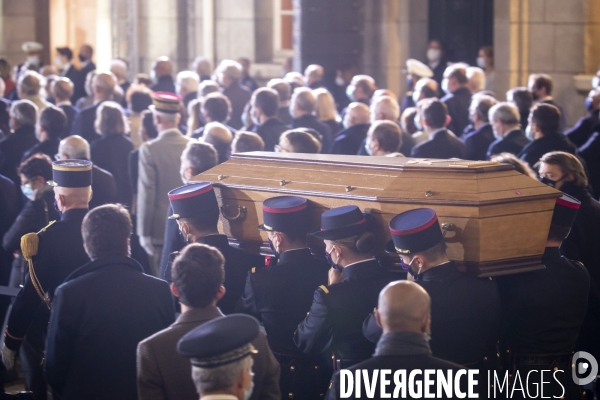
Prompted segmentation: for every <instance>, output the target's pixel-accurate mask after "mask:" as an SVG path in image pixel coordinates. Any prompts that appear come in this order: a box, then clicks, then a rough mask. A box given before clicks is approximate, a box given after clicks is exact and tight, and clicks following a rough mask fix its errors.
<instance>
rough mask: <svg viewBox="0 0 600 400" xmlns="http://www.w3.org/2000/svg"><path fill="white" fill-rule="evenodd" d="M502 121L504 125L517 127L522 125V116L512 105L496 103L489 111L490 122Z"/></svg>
mask: <svg viewBox="0 0 600 400" xmlns="http://www.w3.org/2000/svg"><path fill="white" fill-rule="evenodd" d="M495 120H498V121H500V122H501V123H503V124H504V125H517V124H520V123H521V116H520V115H519V110H517V107H515V106H513V105H512V104H511V103H508V102H502V103H496V104H495V105H493V106H492V107H491V108H490V109H489V111H488V121H490V122H494V121H495Z"/></svg>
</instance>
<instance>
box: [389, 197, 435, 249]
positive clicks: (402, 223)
mask: <svg viewBox="0 0 600 400" xmlns="http://www.w3.org/2000/svg"><path fill="white" fill-rule="evenodd" d="M389 228H390V233H391V235H392V240H390V241H389V242H388V243H387V245H386V248H385V250H386V251H387V252H388V253H400V254H414V253H419V252H421V251H425V250H428V249H430V248H432V247H434V246H435V245H437V244H438V243H440V242H441V241H442V240H444V235H443V234H442V229H441V228H440V224H439V222H438V217H437V214H436V213H435V211H434V210H432V209H431V208H417V209H414V210H410V211H406V212H403V213H401V214H398V215H396V216H395V217H394V218H392V219H391V221H390V224H389Z"/></svg>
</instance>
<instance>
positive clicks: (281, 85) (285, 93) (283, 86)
mask: <svg viewBox="0 0 600 400" xmlns="http://www.w3.org/2000/svg"><path fill="white" fill-rule="evenodd" d="M267 87H269V88H271V89H274V90H275V91H276V92H277V94H278V95H279V101H281V102H285V101H288V100H289V99H290V98H291V97H292V88H291V87H290V84H289V83H287V82H286V81H284V80H283V79H271V80H270V81H269V82H268V83H267Z"/></svg>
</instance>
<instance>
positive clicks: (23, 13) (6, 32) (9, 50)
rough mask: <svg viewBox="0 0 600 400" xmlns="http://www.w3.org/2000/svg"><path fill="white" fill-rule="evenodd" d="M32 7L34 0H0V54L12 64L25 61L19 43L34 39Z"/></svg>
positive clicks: (33, 13)
mask: <svg viewBox="0 0 600 400" xmlns="http://www.w3.org/2000/svg"><path fill="white" fill-rule="evenodd" d="M34 7H35V1H34V0H0V56H1V57H5V58H7V59H8V61H9V62H10V63H11V64H12V65H15V64H19V63H22V62H24V61H25V57H26V56H25V54H24V53H23V52H22V51H21V45H22V44H23V43H24V42H27V41H30V40H35V34H36V29H35V18H36V16H35V12H34ZM45 61H48V60H45Z"/></svg>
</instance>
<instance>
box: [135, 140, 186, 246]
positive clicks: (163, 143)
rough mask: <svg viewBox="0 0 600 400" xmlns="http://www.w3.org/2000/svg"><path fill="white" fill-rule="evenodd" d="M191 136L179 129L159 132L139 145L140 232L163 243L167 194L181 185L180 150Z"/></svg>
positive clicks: (138, 230)
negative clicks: (153, 137)
mask: <svg viewBox="0 0 600 400" xmlns="http://www.w3.org/2000/svg"><path fill="white" fill-rule="evenodd" d="M189 140H190V139H188V138H187V137H185V136H183V135H182V134H181V132H180V131H179V130H178V129H175V128H174V129H169V130H166V131H163V132H160V133H159V134H158V137H157V138H156V139H154V140H151V141H149V142H146V143H144V144H143V145H142V146H140V148H139V157H140V161H139V178H138V198H137V217H138V218H137V234H138V236H150V237H152V239H153V240H155V241H156V242H157V243H162V242H163V238H164V235H165V219H164V218H165V216H166V215H167V208H169V197H168V196H167V193H169V191H170V190H173V189H175V188H176V187H179V186H181V185H182V183H181V176H180V174H179V169H180V167H181V160H180V158H181V153H183V150H184V149H185V146H187V144H188V142H189Z"/></svg>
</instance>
